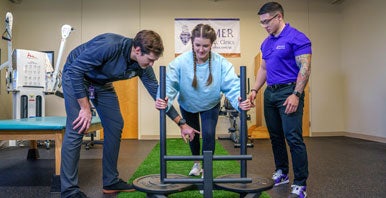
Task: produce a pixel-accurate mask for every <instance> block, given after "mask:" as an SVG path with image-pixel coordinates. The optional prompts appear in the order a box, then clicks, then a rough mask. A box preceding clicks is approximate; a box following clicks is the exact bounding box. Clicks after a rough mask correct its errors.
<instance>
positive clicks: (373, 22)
mask: <svg viewBox="0 0 386 198" xmlns="http://www.w3.org/2000/svg"><path fill="white" fill-rule="evenodd" d="M385 8H386V1H384V0H368V1H366V3H364V1H361V0H350V1H347V2H346V3H345V5H344V9H343V10H342V16H341V17H342V23H341V29H340V31H341V32H342V38H341V42H340V44H341V50H340V51H341V57H342V58H341V66H342V73H343V74H344V75H343V76H342V79H343V83H344V84H343V86H344V88H345V89H344V90H343V93H342V95H343V98H344V101H345V103H344V105H343V107H344V115H345V116H344V120H343V121H344V123H345V130H346V131H347V132H351V133H358V134H363V135H370V136H377V137H384V138H385V137H386V56H385V54H386V12H385Z"/></svg>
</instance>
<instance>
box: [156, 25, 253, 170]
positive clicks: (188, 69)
mask: <svg viewBox="0 0 386 198" xmlns="http://www.w3.org/2000/svg"><path fill="white" fill-rule="evenodd" d="M216 37H217V35H216V32H215V30H214V29H213V28H212V27H211V26H209V25H207V24H198V25H197V26H196V27H195V28H194V29H193V30H192V37H191V41H192V51H188V52H185V53H183V54H181V55H180V56H178V57H177V58H175V59H174V60H173V61H172V62H171V63H170V64H169V66H168V67H167V73H166V98H165V100H163V99H159V98H158V99H157V101H156V108H157V109H165V108H167V111H168V110H169V108H170V107H171V106H172V104H173V101H174V99H175V98H176V97H177V96H178V99H177V100H178V103H179V105H180V111H181V114H182V117H181V116H177V117H176V118H175V119H174V121H175V122H176V123H178V125H179V126H180V128H181V136H182V138H183V139H184V140H185V142H187V138H189V140H190V142H189V143H190V150H191V152H192V155H200V154H201V153H202V152H201V153H200V135H199V134H200V132H199V131H201V134H202V141H203V142H202V145H203V146H202V149H203V151H204V150H209V151H213V153H214V150H215V139H216V125H217V120H218V116H219V111H220V101H221V96H222V94H224V95H225V97H226V98H227V99H228V100H229V102H230V103H231V104H232V106H233V107H234V108H235V109H237V110H239V109H242V110H249V109H250V107H251V103H250V101H249V99H247V100H245V101H243V102H241V101H240V99H241V98H240V79H239V78H238V76H237V75H236V73H235V71H234V68H233V65H232V64H231V63H230V62H229V61H228V60H227V59H225V58H224V57H223V56H221V55H220V54H218V53H216V52H212V51H211V49H212V45H213V42H214V41H215V40H216ZM200 118H201V127H200ZM201 172H202V171H201V165H200V163H199V162H195V163H194V165H193V168H192V170H191V171H190V173H189V175H195V176H199V175H200V174H201Z"/></svg>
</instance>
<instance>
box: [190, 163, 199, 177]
mask: <svg viewBox="0 0 386 198" xmlns="http://www.w3.org/2000/svg"><path fill="white" fill-rule="evenodd" d="M189 175H190V176H200V175H201V165H200V163H194V165H193V167H192V170H190V172H189Z"/></svg>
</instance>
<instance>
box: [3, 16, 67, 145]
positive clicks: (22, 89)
mask: <svg viewBox="0 0 386 198" xmlns="http://www.w3.org/2000/svg"><path fill="white" fill-rule="evenodd" d="M12 26H13V15H12V13H10V12H8V13H7V14H6V16H5V32H4V33H3V34H2V39H3V40H6V41H7V47H8V60H7V61H5V62H4V63H2V64H1V65H0V70H2V69H5V70H6V78H5V82H6V89H7V92H8V93H12V112H13V115H12V118H13V119H21V118H33V117H44V116H45V96H46V95H49V94H55V95H57V96H61V97H62V96H63V94H62V93H61V92H60V91H59V89H60V87H61V72H60V71H59V66H60V62H61V58H62V55H63V50H64V48H65V44H66V39H67V38H68V37H69V35H70V33H71V31H72V30H73V28H72V27H71V26H70V25H63V26H62V28H61V34H62V35H61V36H62V38H61V43H60V48H59V53H58V57H57V61H56V65H55V68H54V67H53V65H52V64H51V61H50V59H49V58H48V55H47V54H46V53H45V52H39V51H33V50H25V49H15V50H13V47H12V40H13V38H12ZM10 144H11V146H12V143H10ZM13 144H15V145H16V143H13ZM49 144H50V142H49V141H46V147H47V148H49Z"/></svg>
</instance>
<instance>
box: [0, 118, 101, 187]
mask: <svg viewBox="0 0 386 198" xmlns="http://www.w3.org/2000/svg"><path fill="white" fill-rule="evenodd" d="M65 129H66V117H60V116H48V117H35V118H22V119H14V120H0V140H55V175H54V176H56V178H58V176H59V175H60V161H61V150H62V141H63V136H64V132H65ZM100 129H102V124H101V121H100V119H99V117H95V116H94V117H93V119H92V121H91V126H90V128H89V129H88V132H91V131H96V130H100ZM56 180H57V179H56ZM53 182H54V181H53ZM59 182H60V180H59ZM54 183H55V182H54ZM59 184H60V183H59ZM59 187H60V185H59ZM51 191H52V189H51Z"/></svg>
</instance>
